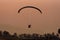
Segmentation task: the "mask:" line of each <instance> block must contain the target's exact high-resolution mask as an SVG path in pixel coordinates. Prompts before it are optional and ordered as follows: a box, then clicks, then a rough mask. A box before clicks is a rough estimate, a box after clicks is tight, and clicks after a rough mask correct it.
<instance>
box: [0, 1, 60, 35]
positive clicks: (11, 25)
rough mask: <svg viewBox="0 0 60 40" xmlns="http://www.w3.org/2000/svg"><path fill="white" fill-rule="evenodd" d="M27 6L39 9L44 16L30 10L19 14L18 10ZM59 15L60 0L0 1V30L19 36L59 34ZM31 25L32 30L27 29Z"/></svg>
mask: <svg viewBox="0 0 60 40" xmlns="http://www.w3.org/2000/svg"><path fill="white" fill-rule="evenodd" d="M27 5H28V6H29V5H31V6H35V7H38V8H39V9H41V10H42V12H43V14H40V13H39V11H37V10H35V9H28V8H27V9H24V10H22V11H21V13H20V14H18V9H20V8H21V7H23V6H27ZM28 10H29V11H28ZM59 13H60V0H0V30H7V31H10V32H11V33H14V32H17V33H18V34H19V33H45V32H46V33H47V32H50V33H51V32H57V28H59V27H60V14H59ZM29 15H31V18H30V20H29ZM29 21H31V22H29ZM29 23H31V25H32V28H31V29H28V28H27V25H28V24H29Z"/></svg>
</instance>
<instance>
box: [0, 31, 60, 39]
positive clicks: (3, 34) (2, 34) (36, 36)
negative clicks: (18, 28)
mask: <svg viewBox="0 0 60 40" xmlns="http://www.w3.org/2000/svg"><path fill="white" fill-rule="evenodd" d="M0 40H60V38H59V33H58V34H56V35H55V34H54V32H52V34H50V33H47V34H43V35H39V34H36V33H33V34H20V35H18V36H17V33H14V34H13V35H11V34H10V33H9V32H7V31H4V32H2V31H0Z"/></svg>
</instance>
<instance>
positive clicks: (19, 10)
mask: <svg viewBox="0 0 60 40" xmlns="http://www.w3.org/2000/svg"><path fill="white" fill-rule="evenodd" d="M25 8H34V9H36V10H38V11H39V12H40V13H41V14H42V11H41V10H40V9H39V8H37V7H34V6H24V7H22V8H20V9H19V10H18V13H20V11H21V10H22V9H25Z"/></svg>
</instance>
